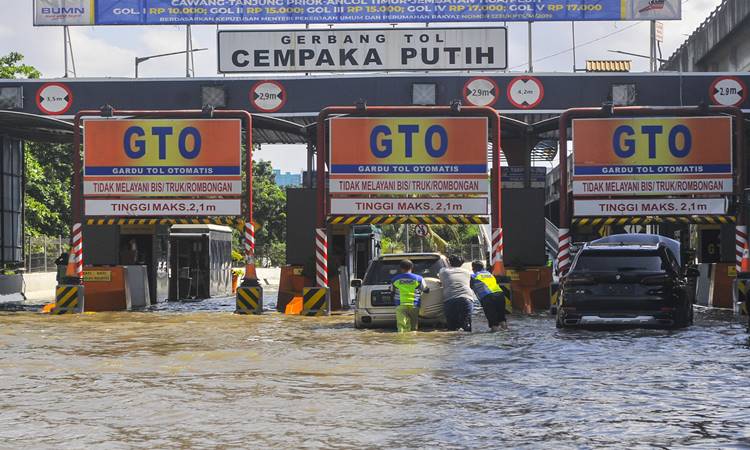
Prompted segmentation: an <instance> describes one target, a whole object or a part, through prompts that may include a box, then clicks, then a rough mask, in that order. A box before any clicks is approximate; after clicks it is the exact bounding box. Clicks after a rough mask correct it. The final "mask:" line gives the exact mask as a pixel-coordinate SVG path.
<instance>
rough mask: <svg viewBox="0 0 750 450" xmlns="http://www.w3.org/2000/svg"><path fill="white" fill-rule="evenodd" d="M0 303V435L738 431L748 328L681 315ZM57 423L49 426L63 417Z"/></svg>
mask: <svg viewBox="0 0 750 450" xmlns="http://www.w3.org/2000/svg"><path fill="white" fill-rule="evenodd" d="M232 308H233V305H232V304H231V302H229V301H217V302H214V303H210V302H209V303H205V304H192V305H166V306H161V307H160V308H159V309H160V310H158V311H155V312H149V313H139V314H133V313H130V314H128V313H107V314H95V315H90V316H78V317H60V318H50V317H42V316H40V315H35V314H3V315H0V343H1V344H0V383H1V384H0V385H2V386H3V395H2V396H0V411H2V414H0V438H2V442H3V444H2V445H8V446H10V447H14V448H19V447H29V448H44V447H49V448H54V447H57V448H59V447H66V448H92V447H108V448H110V447H111V448H119V447H122V448H132V447H143V448H163V447H185V448H193V447H214V446H217V445H224V446H226V447H256V448H263V447H277V448H289V447H301V446H304V447H320V448H351V447H377V446H381V447H401V448H424V447H442V448H467V447H468V448H474V447H490V448H500V447H516V448H524V447H525V448H540V447H548V448H568V447H583V448H593V447H613V448H650V447H654V446H661V447H696V448H705V447H736V448H743V447H747V446H750V415H748V414H747V411H748V410H749V409H750V382H748V380H749V379H750V378H749V377H748V370H747V367H748V361H749V359H748V352H749V351H750V350H749V348H748V339H747V335H746V334H745V333H744V330H742V329H741V328H740V327H739V326H736V325H732V324H730V323H728V322H727V321H724V320H720V318H716V317H714V316H713V315H709V316H705V315H699V316H698V320H697V324H696V325H695V326H693V327H691V328H690V329H687V330H681V331H660V330H620V331H606V332H592V331H567V330H565V331H560V330H556V329H555V328H554V323H553V321H552V320H551V319H549V318H547V317H544V316H540V317H526V318H517V317H514V318H512V320H511V326H512V328H511V330H510V331H509V332H507V333H488V332H487V329H486V325H485V324H483V323H482V322H483V317H481V316H477V318H476V321H477V323H478V327H477V328H478V330H477V331H476V332H475V333H472V334H461V333H447V332H434V331H429V332H420V333H416V334H407V335H398V334H396V333H392V332H383V331H378V330H371V331H368V330H364V331H361V330H354V329H353V328H352V327H351V317H346V316H345V317H330V318H322V319H309V318H301V317H285V316H281V315H277V314H266V315H264V316H235V315H233V314H231V310H232ZM59 424H65V426H64V427H61V426H59Z"/></svg>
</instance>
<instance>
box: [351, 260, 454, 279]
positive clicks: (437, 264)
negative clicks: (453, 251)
mask: <svg viewBox="0 0 750 450" xmlns="http://www.w3.org/2000/svg"><path fill="white" fill-rule="evenodd" d="M400 262H401V260H400V259H387V260H380V261H373V263H372V266H370V269H369V270H368V271H367V275H366V276H365V281H364V284H366V285H377V284H389V283H390V282H391V279H392V278H393V277H394V276H395V275H396V274H398V272H399V270H398V265H399V263H400ZM412 262H413V263H414V269H413V270H412V272H413V273H415V274H417V275H421V276H422V277H425V278H437V276H438V272H439V271H440V269H441V268H443V267H445V264H444V263H443V262H442V260H441V259H440V258H438V257H435V258H421V259H413V260H412Z"/></svg>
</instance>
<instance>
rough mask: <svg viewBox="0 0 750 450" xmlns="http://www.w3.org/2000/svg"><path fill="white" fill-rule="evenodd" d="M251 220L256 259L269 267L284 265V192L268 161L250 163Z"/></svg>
mask: <svg viewBox="0 0 750 450" xmlns="http://www.w3.org/2000/svg"><path fill="white" fill-rule="evenodd" d="M253 219H254V220H255V223H256V229H255V241H256V242H257V244H256V247H255V253H256V257H257V258H259V259H260V260H261V261H265V262H267V263H269V264H271V265H274V266H277V265H281V264H283V263H284V259H285V256H286V255H285V248H284V247H283V244H284V243H285V242H286V192H285V191H284V190H283V189H281V188H280V187H279V186H277V185H276V180H275V177H274V175H273V167H272V166H271V163H270V162H268V161H255V162H254V163H253Z"/></svg>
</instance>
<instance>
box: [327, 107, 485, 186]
mask: <svg viewBox="0 0 750 450" xmlns="http://www.w3.org/2000/svg"><path fill="white" fill-rule="evenodd" d="M330 130H331V131H330V139H329V140H330V164H331V165H330V188H329V190H330V192H331V193H332V194H398V195H423V196H424V195H436V194H438V195H439V194H451V195H454V194H480V195H484V196H486V195H487V189H488V183H487V119H485V118H483V117H429V118H415V117H412V118H406V117H396V118H392V117H388V118H375V117H361V118H360V117H341V118H334V119H331V121H330Z"/></svg>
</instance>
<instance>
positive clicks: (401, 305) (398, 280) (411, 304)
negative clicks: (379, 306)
mask: <svg viewBox="0 0 750 450" xmlns="http://www.w3.org/2000/svg"><path fill="white" fill-rule="evenodd" d="M413 268H414V263H412V262H411V261H410V260H408V259H404V260H403V261H401V263H399V272H400V273H399V274H397V275H396V276H394V277H393V279H392V280H391V290H392V291H393V298H394V300H395V304H396V328H397V329H398V331H399V333H404V332H407V331H417V327H418V325H419V324H418V321H419V301H420V297H421V295H422V292H424V291H426V286H425V284H424V279H423V278H422V277H421V276H419V275H416V274H413V273H412V272H411V271H412V269H413Z"/></svg>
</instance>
